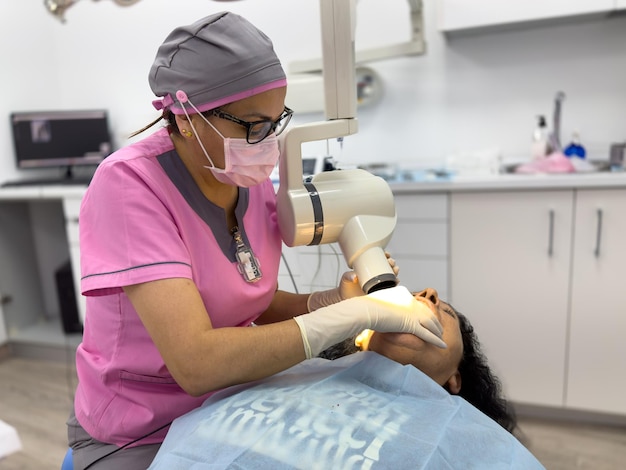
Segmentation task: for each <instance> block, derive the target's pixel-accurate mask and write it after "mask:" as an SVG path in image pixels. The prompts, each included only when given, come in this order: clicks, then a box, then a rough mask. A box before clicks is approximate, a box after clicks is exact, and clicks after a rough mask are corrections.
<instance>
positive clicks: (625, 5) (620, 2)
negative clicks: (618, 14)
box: [615, 0, 626, 10]
mask: <svg viewBox="0 0 626 470" xmlns="http://www.w3.org/2000/svg"><path fill="white" fill-rule="evenodd" d="M615 9H616V10H625V9H626V0H615Z"/></svg>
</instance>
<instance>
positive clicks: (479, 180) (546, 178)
mask: <svg viewBox="0 0 626 470" xmlns="http://www.w3.org/2000/svg"><path fill="white" fill-rule="evenodd" d="M389 186H390V187H391V190H392V191H393V192H394V193H395V194H406V193H419V192H428V193H437V192H459V191H506V190H520V191H523V190H536V189H542V190H550V189H555V190H556V189H583V188H584V189H592V188H596V189H609V188H626V172H616V173H612V172H598V173H568V174H537V175H519V174H501V175H465V176H458V175H456V176H450V177H445V178H441V177H434V178H433V179H422V180H420V181H389ZM86 189H87V188H86V187H84V186H63V185H58V186H26V187H7V188H0V199H2V200H29V199H67V198H72V199H74V198H78V199H80V198H81V197H82V196H83V194H84V192H85V191H86Z"/></svg>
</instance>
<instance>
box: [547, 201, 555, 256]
mask: <svg viewBox="0 0 626 470" xmlns="http://www.w3.org/2000/svg"><path fill="white" fill-rule="evenodd" d="M549 217H550V228H549V233H548V257H550V258H552V255H553V254H554V209H550V213H549Z"/></svg>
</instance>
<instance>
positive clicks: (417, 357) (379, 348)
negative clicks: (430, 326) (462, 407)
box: [367, 289, 463, 393]
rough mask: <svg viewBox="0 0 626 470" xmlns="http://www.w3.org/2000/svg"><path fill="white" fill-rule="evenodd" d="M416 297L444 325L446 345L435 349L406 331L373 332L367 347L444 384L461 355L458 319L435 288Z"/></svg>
mask: <svg viewBox="0 0 626 470" xmlns="http://www.w3.org/2000/svg"><path fill="white" fill-rule="evenodd" d="M415 298H416V299H417V300H419V301H421V302H424V303H425V304H426V305H427V306H428V307H429V308H430V309H431V310H432V311H433V313H434V314H435V315H436V316H437V318H438V319H439V322H440V323H441V326H442V327H443V335H442V339H443V340H444V341H445V343H446V344H447V345H448V348H447V349H441V348H438V347H437V346H434V345H432V344H430V343H427V342H426V341H424V340H422V339H420V338H418V337H417V336H414V335H411V334H408V333H379V332H375V333H374V334H373V335H372V337H371V339H370V341H369V345H368V347H367V349H368V350H370V351H375V352H377V353H379V354H382V355H383V356H385V357H388V358H389V359H392V360H394V361H396V362H399V363H401V364H405V365H406V364H411V365H413V366H415V367H417V368H418V369H420V370H421V371H422V372H424V373H425V374H426V375H428V376H429V377H430V378H432V379H433V380H434V381H435V382H437V383H438V384H439V385H445V384H446V383H448V381H449V380H450V378H451V377H453V376H454V374H457V375H458V371H457V369H458V366H459V363H460V361H461V357H462V356H463V340H462V337H461V330H460V328H459V319H458V317H457V315H456V312H455V311H454V309H453V308H452V307H451V306H450V305H448V304H447V303H445V302H442V301H440V300H439V296H438V294H437V291H436V290H435V289H426V290H423V291H422V292H419V293H418V294H416V295H415ZM459 377H460V376H459ZM459 386H460V381H459ZM450 391H451V392H452V393H458V391H455V387H454V386H451V387H450Z"/></svg>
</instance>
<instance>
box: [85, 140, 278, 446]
mask: <svg viewBox="0 0 626 470" xmlns="http://www.w3.org/2000/svg"><path fill="white" fill-rule="evenodd" d="M207 171H209V170H207ZM235 214H236V217H237V223H238V225H239V229H240V232H241V234H242V236H243V239H244V241H245V243H246V245H247V246H249V247H251V248H252V250H253V252H254V254H255V255H256V257H257V258H258V259H259V261H260V264H261V270H262V273H263V277H262V279H261V280H260V281H258V282H256V283H249V282H246V281H245V280H244V278H243V276H242V275H241V273H240V272H239V271H238V269H237V263H236V261H235V246H236V245H235V243H234V240H233V238H232V236H231V234H230V232H229V228H228V227H227V226H226V216H225V213H224V211H223V209H221V208H220V207H218V206H216V205H214V204H213V203H211V202H210V201H209V200H207V199H206V198H205V197H204V195H203V194H202V192H201V191H200V189H199V188H198V187H197V185H196V184H195V182H194V181H193V178H192V177H191V175H190V174H189V172H188V171H187V169H186V167H185V166H184V164H183V163H182V161H181V159H180V158H179V156H178V154H177V153H176V151H175V150H174V146H173V144H172V142H171V140H170V137H169V135H168V133H167V130H166V129H162V130H159V131H157V132H155V133H154V134H152V135H151V136H149V137H147V138H145V139H144V140H142V141H139V142H137V143H135V144H132V145H130V146H128V147H126V148H123V149H121V150H119V151H117V152H115V153H114V154H112V155H111V156H109V157H107V158H106V160H105V161H104V162H103V163H101V164H100V165H99V167H98V169H97V171H96V173H95V175H94V178H93V180H92V182H91V184H90V185H89V188H88V189H87V192H86V194H85V197H84V198H83V201H82V206H81V210H80V215H79V230H80V250H81V279H82V281H81V291H82V293H83V294H84V295H85V296H87V313H86V318H85V324H84V333H83V341H82V343H81V344H80V345H79V347H78V350H77V355H76V356H77V357H76V369H77V373H78V380H79V384H78V389H77V391H76V397H75V404H74V409H75V413H76V417H77V419H78V421H79V423H80V424H81V426H82V427H83V428H84V429H85V430H86V431H87V432H88V433H89V434H90V435H91V436H92V437H93V438H95V439H97V440H99V441H102V442H107V443H112V444H115V445H118V446H121V445H124V444H127V443H129V442H130V441H132V440H134V439H137V438H139V437H141V436H143V435H145V434H148V433H150V432H151V431H154V430H155V429H157V428H159V427H161V426H163V425H165V424H167V423H169V422H171V421H172V420H173V419H174V418H176V417H178V416H181V415H182V414H184V413H186V412H188V411H190V410H191V409H193V408H196V407H197V406H199V405H201V404H202V402H203V401H204V400H205V399H206V398H207V397H208V396H209V395H210V394H207V395H204V396H201V397H192V396H190V395H188V394H187V393H185V391H183V390H182V389H181V388H180V387H179V386H178V384H177V383H176V382H175V381H174V379H173V378H172V376H171V375H170V373H169V371H168V370H167V367H166V366H165V363H164V362H163V359H162V358H161V355H160V354H159V352H158V350H157V348H156V346H155V345H154V343H153V342H152V339H151V338H150V335H149V334H148V332H147V331H146V329H145V328H144V326H143V324H142V323H141V321H140V319H139V317H138V315H137V313H136V311H135V310H134V308H133V306H132V305H131V303H130V301H129V300H128V298H127V297H126V295H125V294H124V292H123V290H122V287H123V286H128V285H132V284H138V283H142V282H149V281H154V280H157V279H166V278H188V279H191V280H193V282H194V283H195V284H196V286H197V287H198V290H199V291H200V295H201V296H202V299H203V301H204V305H205V307H206V309H207V312H208V314H209V317H210V318H211V323H212V324H213V326H214V327H215V328H220V327H225V326H249V325H250V324H251V322H253V321H254V320H255V319H256V318H258V316H259V315H260V314H261V313H263V311H265V310H266V309H267V307H268V306H269V304H270V302H271V301H272V298H273V295H274V292H275V291H276V288H277V278H278V266H279V263H280V252H281V245H282V241H281V238H280V234H279V231H278V222H277V217H276V202H275V193H274V188H273V186H272V184H271V182H270V181H269V180H267V181H266V182H264V183H262V184H260V185H258V186H254V187H251V188H248V189H246V188H239V199H238V203H237V207H236V210H235ZM172 314H174V315H178V316H179V317H180V319H181V321H184V316H185V313H184V312H172ZM165 432H166V430H162V431H160V432H158V433H155V434H153V435H151V436H149V437H147V438H145V439H142V440H141V441H140V442H138V443H137V444H138V445H139V444H152V443H158V442H161V441H162V440H163V437H164V435H165Z"/></svg>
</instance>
